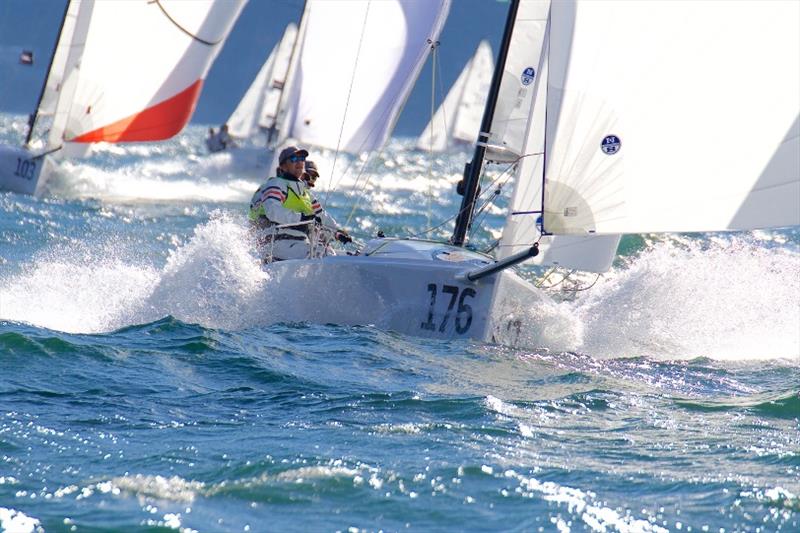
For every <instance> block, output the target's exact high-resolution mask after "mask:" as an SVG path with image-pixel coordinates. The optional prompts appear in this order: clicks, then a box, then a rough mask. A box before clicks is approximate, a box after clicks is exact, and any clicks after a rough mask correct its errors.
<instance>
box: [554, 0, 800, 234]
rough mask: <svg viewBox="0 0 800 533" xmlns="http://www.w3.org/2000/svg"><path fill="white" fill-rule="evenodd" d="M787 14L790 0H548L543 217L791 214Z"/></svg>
mask: <svg viewBox="0 0 800 533" xmlns="http://www.w3.org/2000/svg"><path fill="white" fill-rule="evenodd" d="M798 20H800V3H798V2H783V1H759V2H726V3H724V4H721V3H719V2H714V1H699V2H588V1H587V2H581V1H578V2H554V3H553V6H552V13H551V26H550V53H549V57H550V64H549V67H550V75H549V78H548V91H547V98H548V101H547V137H546V144H547V163H546V164H547V168H546V177H547V180H546V183H545V215H544V226H545V230H547V231H549V232H553V233H559V234H585V233H587V232H597V233H623V232H632V233H642V232H674V231H714V230H726V229H731V230H734V229H750V228H759V227H772V226H787V225H796V224H800V201H799V200H798V199H799V198H800V131H798V128H800V125H798V116H799V115H798V113H799V112H800V69H799V68H798V65H800V46H799V43H800V25H798Z"/></svg>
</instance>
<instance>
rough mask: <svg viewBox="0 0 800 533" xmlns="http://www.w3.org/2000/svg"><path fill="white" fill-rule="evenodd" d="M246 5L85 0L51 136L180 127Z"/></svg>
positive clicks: (152, 136) (169, 131)
mask: <svg viewBox="0 0 800 533" xmlns="http://www.w3.org/2000/svg"><path fill="white" fill-rule="evenodd" d="M243 7H244V1H243V0H235V1H224V0H158V1H154V2H150V1H130V2H95V1H91V0H84V1H82V2H81V4H80V15H79V18H78V25H76V30H75V32H74V35H73V42H72V49H71V51H70V59H68V60H67V63H68V64H67V73H66V76H65V79H64V82H63V87H62V90H61V91H60V94H59V99H58V104H57V107H56V118H55V120H54V124H59V125H62V128H58V129H57V128H56V127H55V125H54V128H53V129H52V130H51V141H50V143H51V144H55V143H56V142H58V141H59V140H60V139H63V140H64V141H67V142H75V143H92V142H99V141H106V142H126V141H152V140H161V139H166V138H169V137H171V136H173V135H175V134H176V133H178V132H179V131H180V130H181V129H182V128H183V126H184V125H185V124H186V123H187V122H188V121H189V118H191V115H192V112H193V111H194V107H195V105H196V102H197V98H198V97H199V94H200V89H201V87H202V83H203V78H204V77H205V75H206V74H207V72H208V69H209V68H210V66H211V63H212V62H213V60H214V58H215V57H216V55H217V54H218V53H219V51H220V49H221V47H222V43H223V42H224V40H225V38H226V37H227V35H228V32H229V31H230V29H231V27H232V26H233V23H234V22H235V20H236V18H237V17H238V15H239V12H240V11H241V9H242V8H243ZM84 10H86V11H84ZM83 23H85V31H79V30H80V29H81V28H82V27H83V26H81V24H83ZM73 56H77V61H74V62H72V61H71V59H72V57H73Z"/></svg>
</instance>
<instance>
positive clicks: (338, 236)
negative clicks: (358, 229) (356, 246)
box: [336, 229, 353, 244]
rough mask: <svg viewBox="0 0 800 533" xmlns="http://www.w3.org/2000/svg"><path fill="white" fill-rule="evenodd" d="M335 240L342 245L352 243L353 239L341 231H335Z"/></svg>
mask: <svg viewBox="0 0 800 533" xmlns="http://www.w3.org/2000/svg"><path fill="white" fill-rule="evenodd" d="M336 240H337V241H339V242H340V243H342V244H347V243H349V242H353V238H352V237H351V236H350V235H349V234H348V233H347V232H346V231H345V230H343V229H340V230H336Z"/></svg>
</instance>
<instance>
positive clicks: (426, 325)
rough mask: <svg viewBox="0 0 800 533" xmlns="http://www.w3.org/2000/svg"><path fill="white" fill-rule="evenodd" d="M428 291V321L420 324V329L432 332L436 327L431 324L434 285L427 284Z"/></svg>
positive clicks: (434, 302) (434, 295)
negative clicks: (429, 298)
mask: <svg viewBox="0 0 800 533" xmlns="http://www.w3.org/2000/svg"><path fill="white" fill-rule="evenodd" d="M428 290H429V291H430V293H431V306H430V307H429V308H428V320H427V321H426V322H423V323H422V324H420V326H419V327H420V329H427V330H430V331H433V330H435V329H436V325H435V324H434V323H433V308H434V307H435V306H436V284H435V283H429V284H428Z"/></svg>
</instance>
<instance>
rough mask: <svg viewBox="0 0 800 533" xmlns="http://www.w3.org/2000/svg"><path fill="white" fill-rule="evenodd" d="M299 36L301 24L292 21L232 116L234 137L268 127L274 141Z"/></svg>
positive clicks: (268, 138)
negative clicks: (298, 28)
mask: <svg viewBox="0 0 800 533" xmlns="http://www.w3.org/2000/svg"><path fill="white" fill-rule="evenodd" d="M296 40H297V25H296V24H294V23H290V24H289V25H288V26H286V30H285V31H284V32H283V37H282V38H281V40H280V42H278V44H276V45H275V47H274V48H273V49H272V51H271V52H270V54H269V57H267V60H266V61H265V62H264V64H263V65H262V67H261V69H260V70H259V71H258V74H257V75H256V77H255V79H254V80H253V83H251V84H250V87H249V88H248V89H247V92H246V93H245V95H244V96H243V97H242V99H241V100H240V101H239V104H238V105H237V106H236V109H235V110H234V111H233V113H232V114H231V116H230V117H229V118H228V121H227V124H228V133H230V135H231V136H233V137H234V138H237V139H246V138H249V137H252V136H253V135H255V134H256V133H258V132H259V131H265V132H267V142H268V143H269V142H271V141H272V135H273V134H274V132H275V129H276V126H277V124H276V120H277V117H278V104H279V103H280V99H281V94H282V93H283V88H284V86H285V84H286V74H287V72H288V70H289V63H290V62H291V58H292V51H293V50H294V48H295V42H296Z"/></svg>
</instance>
